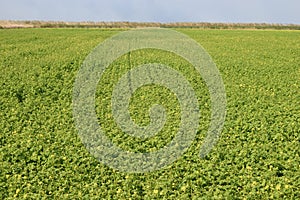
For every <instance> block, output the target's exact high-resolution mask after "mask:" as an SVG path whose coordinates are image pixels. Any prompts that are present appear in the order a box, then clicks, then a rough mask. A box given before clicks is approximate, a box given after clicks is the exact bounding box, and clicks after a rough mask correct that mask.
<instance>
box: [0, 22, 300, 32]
mask: <svg viewBox="0 0 300 200" xmlns="http://www.w3.org/2000/svg"><path fill="white" fill-rule="evenodd" d="M145 27H149V28H151V27H160V28H202V29H278V30H300V25H299V24H268V23H207V22H197V23H191V22H176V23H158V22H62V21H8V20H6V21H4V20H2V21H0V28H2V29H3V28H145Z"/></svg>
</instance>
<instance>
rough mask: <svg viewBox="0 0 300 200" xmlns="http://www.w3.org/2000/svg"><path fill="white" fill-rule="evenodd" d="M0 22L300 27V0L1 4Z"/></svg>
mask: <svg viewBox="0 0 300 200" xmlns="http://www.w3.org/2000/svg"><path fill="white" fill-rule="evenodd" d="M0 19H1V20H54V21H137V22H145V21H148V22H267V23H293V24H300V0H0Z"/></svg>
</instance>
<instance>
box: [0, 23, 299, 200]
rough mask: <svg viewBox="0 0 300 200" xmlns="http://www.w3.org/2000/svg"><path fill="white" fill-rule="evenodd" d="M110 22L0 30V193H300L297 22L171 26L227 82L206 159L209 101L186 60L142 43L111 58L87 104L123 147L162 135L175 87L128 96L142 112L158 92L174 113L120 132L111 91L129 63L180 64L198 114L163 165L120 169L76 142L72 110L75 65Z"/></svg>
mask: <svg viewBox="0 0 300 200" xmlns="http://www.w3.org/2000/svg"><path fill="white" fill-rule="evenodd" d="M119 31H122V30H121V29H2V30H0V41H1V43H0V55H1V56H0V72H1V73H0V86H1V87H0V109H1V112H0V121H1V123H0V199H32V198H33V199H41V198H54V199H201V198H203V199H299V198H300V191H299V188H300V170H299V169H300V145H299V144H300V112H299V110H300V104H299V99H300V93H299V91H300V56H299V55H300V32H299V31H276V30H199V29H178V31H181V32H183V33H185V34H187V35H189V36H190V37H191V38H193V39H195V40H196V41H198V42H199V43H200V44H201V45H202V46H203V47H204V48H205V49H206V50H207V51H208V53H209V54H210V55H211V56H212V58H213V60H214V62H215V63H216V64H217V66H218V68H219V70H220V73H221V75H222V77H223V80H224V83H225V87H226V92H227V118H226V122H225V127H224V131H223V132H222V137H221V138H220V140H219V142H218V144H217V146H216V147H215V148H214V149H213V150H212V152H211V153H210V154H209V155H208V156H207V157H206V158H205V159H200V158H199V157H198V153H199V150H200V147H201V143H202V141H203V138H204V137H205V132H206V130H207V127H208V123H209V116H210V109H209V107H210V106H209V105H210V103H209V97H208V93H207V89H206V87H205V84H204V83H203V81H202V79H201V77H199V76H196V75H195V73H194V72H193V69H192V67H191V66H190V65H189V63H187V62H186V61H185V60H183V59H180V58H178V57H176V55H173V54H171V53H168V52H161V51H156V50H151V49H150V50H144V51H136V52H132V53H131V54H130V55H124V56H123V57H121V58H119V59H117V60H116V61H115V62H114V63H113V64H112V65H111V66H110V68H109V69H108V71H107V72H106V73H105V75H104V77H103V80H102V81H100V82H99V85H98V90H97V96H96V98H97V103H96V107H97V115H98V116H99V123H102V124H103V126H105V129H106V130H107V131H109V134H108V135H109V136H110V137H111V138H112V140H113V141H114V142H115V143H117V144H118V145H120V146H121V147H122V148H125V149H127V150H132V151H142V152H143V151H155V150H157V149H158V148H160V147H162V146H163V145H164V144H166V143H167V142H168V141H170V139H171V138H172V134H173V131H174V130H173V129H176V127H177V124H176V123H177V122H178V120H179V118H178V117H179V116H178V115H177V113H178V103H176V99H175V98H174V95H173V94H171V93H170V91H168V90H166V89H162V88H159V87H157V86H151V85H150V86H147V87H145V88H141V90H138V91H137V93H136V94H135V95H134V96H133V98H132V100H131V104H130V113H131V114H132V116H133V118H134V119H135V120H136V122H137V123H140V124H147V123H148V122H149V119H148V118H147V117H148V115H147V107H149V106H150V105H152V104H153V103H157V102H158V103H162V104H163V105H165V106H166V107H167V111H169V112H171V113H174V115H173V114H172V116H173V117H174V118H172V119H171V121H168V122H167V123H166V126H167V127H166V129H165V131H163V132H162V133H161V135H159V136H158V137H155V138H153V139H149V140H147V141H138V140H134V139H132V138H128V137H126V136H125V135H124V134H122V133H120V131H119V130H118V128H117V127H116V126H115V124H114V122H113V121H112V120H113V119H112V117H111V115H110V113H109V110H110V109H109V105H110V102H109V98H110V92H111V90H112V85H113V83H115V82H116V80H117V78H118V77H119V76H121V74H122V73H124V72H125V71H126V70H128V69H130V68H132V67H134V66H135V65H138V64H141V63H144V62H152V61H159V62H162V63H164V64H167V65H169V66H171V67H173V68H175V69H177V70H180V71H181V72H182V73H184V75H185V76H186V77H187V79H189V80H190V81H191V82H192V84H193V87H194V88H195V90H196V93H197V96H198V98H199V104H200V109H201V114H202V116H201V121H200V122H199V123H200V127H199V131H198V134H197V138H196V140H195V141H194V143H193V144H192V146H191V147H190V148H189V149H188V151H187V152H186V153H185V154H184V155H183V156H182V157H181V158H180V159H178V160H177V161H176V162H175V163H173V164H172V165H170V166H168V167H166V168H165V169H162V170H159V171H156V172H152V173H145V174H128V173H121V172H119V171H115V170H113V169H111V168H109V167H107V166H105V165H103V164H101V163H99V162H98V161H97V160H96V159H95V158H93V157H92V156H91V155H90V154H89V152H88V151H87V150H86V149H85V147H84V146H83V144H82V143H81V141H80V138H79V137H78V135H77V131H76V129H75V125H74V121H73V117H72V89H73V83H74V80H75V76H76V73H77V71H78V69H79V67H80V66H81V64H82V62H83V60H84V59H85V57H86V56H87V55H88V54H89V52H90V51H91V50H92V49H93V48H94V47H95V46H96V45H97V44H98V43H100V42H102V41H103V40H104V39H105V38H108V37H110V36H112V35H113V34H116V33H118V32H119ZM129 57H130V59H131V60H130V62H128V60H129ZM164 95H166V97H165V98H164V97H163V96H164ZM142 102H145V104H143V103H142ZM141 107H142V109H141ZM104 117H105V118H104ZM103 119H107V120H103Z"/></svg>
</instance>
